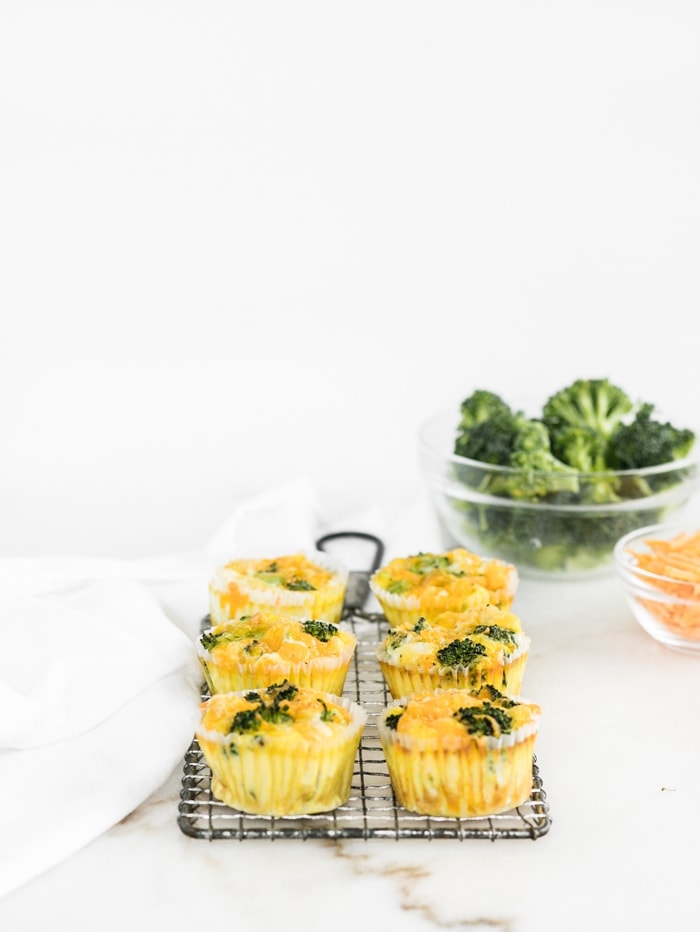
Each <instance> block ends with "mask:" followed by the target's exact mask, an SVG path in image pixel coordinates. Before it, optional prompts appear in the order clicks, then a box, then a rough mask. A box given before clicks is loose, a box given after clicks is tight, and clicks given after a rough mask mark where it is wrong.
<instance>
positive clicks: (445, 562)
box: [370, 547, 518, 628]
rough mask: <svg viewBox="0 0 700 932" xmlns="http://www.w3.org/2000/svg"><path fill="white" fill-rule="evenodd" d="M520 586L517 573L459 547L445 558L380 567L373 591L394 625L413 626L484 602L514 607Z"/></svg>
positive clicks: (422, 556) (423, 556)
mask: <svg viewBox="0 0 700 932" xmlns="http://www.w3.org/2000/svg"><path fill="white" fill-rule="evenodd" d="M517 586H518V574H517V570H516V568H515V567H514V566H513V565H511V564H509V563H504V562H502V561H501V560H497V559H486V558H484V557H480V556H477V554H474V553H471V552H470V551H469V550H465V549H464V548H462V547H457V548H455V549H454V550H447V551H445V552H444V553H417V554H414V555H412V556H409V557H396V558H395V559H393V560H391V561H390V562H389V563H387V564H385V565H384V566H382V567H380V568H379V569H378V570H377V571H376V572H375V573H374V574H373V575H372V577H371V579H370V588H371V590H372V593H373V594H374V597H375V598H376V600H377V601H378V602H379V604H380V606H381V608H382V611H383V612H384V614H385V615H386V617H387V619H388V621H389V624H390V625H391V626H392V627H394V628H397V627H400V626H406V627H412V626H413V625H415V624H416V622H417V621H418V619H419V618H426V619H427V620H428V621H430V620H431V619H432V618H434V617H435V615H438V614H439V613H440V612H462V611H464V610H465V609H468V608H472V607H474V606H477V605H483V604H484V603H485V602H492V603H493V604H494V605H500V606H502V607H503V608H510V606H511V605H512V603H513V598H514V596H515V591H516V589H517Z"/></svg>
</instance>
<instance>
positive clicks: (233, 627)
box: [197, 611, 357, 695]
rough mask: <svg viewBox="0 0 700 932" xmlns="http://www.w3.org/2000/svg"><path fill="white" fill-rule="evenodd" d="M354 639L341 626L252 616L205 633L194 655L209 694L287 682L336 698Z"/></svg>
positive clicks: (272, 615)
mask: <svg viewBox="0 0 700 932" xmlns="http://www.w3.org/2000/svg"><path fill="white" fill-rule="evenodd" d="M356 643H357V638H356V637H355V635H354V634H353V633H352V631H349V630H347V629H345V628H344V627H342V626H339V625H335V624H333V623H332V622H329V621H319V620H318V619H313V618H307V619H304V618H293V617H291V616H289V615H281V614H278V613H277V612H269V611H267V612H254V613H253V614H252V615H245V616H243V617H242V618H239V619H238V620H237V621H225V622H223V623H222V624H219V625H214V626H213V627H211V628H209V629H208V630H206V631H204V632H203V633H202V634H201V636H200V638H199V640H198V641H197V656H198V657H199V661H200V663H201V665H202V668H203V670H204V676H205V678H206V681H207V685H208V687H209V690H210V692H212V693H216V692H231V691H234V690H239V689H254V688H255V687H257V686H270V685H272V684H273V683H279V682H280V681H281V680H284V679H286V680H288V681H289V682H290V683H293V684H294V685H296V686H312V687H314V688H315V689H320V690H323V691H325V692H329V693H336V694H337V695H340V694H341V693H342V691H343V686H344V685H345V678H346V676H347V671H348V667H349V665H350V661H351V659H352V655H353V652H354V650H355V646H356Z"/></svg>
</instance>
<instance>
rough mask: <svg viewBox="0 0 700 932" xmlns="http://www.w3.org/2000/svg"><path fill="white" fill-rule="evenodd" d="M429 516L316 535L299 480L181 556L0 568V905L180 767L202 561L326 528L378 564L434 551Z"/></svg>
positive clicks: (193, 714) (356, 521)
mask: <svg viewBox="0 0 700 932" xmlns="http://www.w3.org/2000/svg"><path fill="white" fill-rule="evenodd" d="M430 521H431V518H430V510H429V508H428V506H427V504H426V503H425V502H424V501H422V500H420V499H419V500H417V502H416V504H415V507H413V508H411V509H408V510H407V511H406V512H405V513H403V514H402V515H400V516H399V518H398V520H397V521H396V523H395V525H394V531H395V535H396V536H395V537H394V538H393V539H392V537H391V527H390V526H389V525H388V524H387V522H386V518H385V516H384V515H383V514H382V512H381V511H380V510H379V509H377V508H373V507H370V508H368V509H367V511H365V512H363V513H362V514H355V515H353V516H346V517H342V518H340V519H338V521H337V522H336V523H335V525H331V524H329V523H328V522H327V521H324V519H323V516H322V514H321V509H320V507H319V502H318V499H317V496H316V494H315V491H314V489H313V487H312V485H311V483H310V482H309V481H308V480H307V479H305V478H304V477H302V478H300V479H296V480H292V481H291V482H288V483H286V484H284V485H281V486H279V487H278V488H273V489H271V490H269V491H266V492H264V493H262V494H260V495H258V496H255V497H254V498H251V499H250V500H248V501H245V502H243V503H242V504H241V505H240V507H238V508H237V509H236V510H235V511H234V513H233V514H232V515H231V516H230V517H229V518H227V519H226V520H225V521H224V522H223V523H222V525H221V527H220V528H219V530H218V531H217V532H216V534H215V535H214V536H213V537H212V539H211V540H210V541H209V543H208V545H207V546H206V547H204V548H203V549H202V550H199V551H194V552H192V553H176V554H164V555H157V556H153V557H149V558H146V559H139V560H110V559H102V558H99V559H96V558H90V557H81V556H80V555H77V556H69V557H66V556H55V557H52V556H47V557H42V558H37V559H35V558H7V559H4V560H2V559H0V798H2V799H3V800H4V802H5V805H4V807H3V826H2V831H1V832H0V896H3V895H5V894H6V893H8V892H9V891H11V890H12V889H14V888H16V887H17V886H19V885H20V884H22V883H25V882H26V881H28V880H29V879H31V878H32V877H34V876H36V875H37V874H39V873H41V872H43V871H45V870H47V869H48V868H50V867H51V866H52V865H54V864H56V863H57V862H58V861H60V860H62V859H64V858H66V857H69V856H70V855H71V854H73V853H74V852H75V851H77V850H78V849H79V848H81V847H82V846H84V845H85V844H87V843H88V842H90V841H91V840H93V839H94V838H96V837H97V836H98V835H100V834H101V833H102V832H104V831H106V830H107V829H109V828H110V827H111V826H113V825H115V824H116V823H117V822H118V821H120V820H121V819H123V818H124V817H125V816H127V815H128V814H129V813H130V812H132V811H133V810H134V809H135V808H137V807H138V806H139V805H140V804H141V803H142V802H144V801H145V800H146V799H147V798H148V797H149V796H150V795H151V794H152V793H153V792H155V791H156V790H157V789H158V788H159V787H160V786H161V785H162V784H163V783H164V782H165V780H166V779H167V778H168V777H169V776H170V775H171V774H172V773H173V770H174V769H175V768H176V767H177V766H178V765H179V764H180V763H181V761H182V758H183V755H184V753H185V751H186V750H187V747H188V746H189V744H190V742H191V740H192V735H193V733H194V728H195V725H196V722H197V719H198V716H199V689H200V683H201V673H200V671H199V667H198V662H197V659H196V653H195V649H194V640H195V638H196V636H197V635H198V633H199V625H200V622H201V619H202V617H203V616H204V615H205V614H206V612H207V610H208V604H207V583H208V581H209V578H210V576H211V573H212V572H213V570H214V568H215V567H216V566H218V565H219V564H220V563H221V562H225V561H226V560H229V559H232V558H233V557H236V556H256V555H259V556H264V555H270V554H272V555H274V554H281V553H288V552H294V551H296V550H298V549H307V548H313V547H314V546H315V542H316V540H317V539H318V537H319V536H320V535H321V534H322V533H327V532H329V531H333V530H360V531H369V532H372V533H374V534H377V535H378V536H380V537H383V538H384V540H385V544H386V550H385V555H386V556H387V557H388V556H390V555H392V548H393V547H394V546H395V547H396V548H397V553H398V552H400V550H401V549H402V548H406V547H409V548H410V547H413V548H414V549H423V550H425V549H428V548H430V547H432V546H438V544H437V538H436V537H434V536H433V537H431V534H434V528H431V527H430ZM426 522H427V524H426ZM417 527H421V531H420V533H417V532H416V528H417ZM419 537H420V540H419V539H418V538H419ZM414 544H415V545H414ZM348 568H349V569H363V568H364V567H362V566H349V567H348ZM175 819H176V812H173V820H175Z"/></svg>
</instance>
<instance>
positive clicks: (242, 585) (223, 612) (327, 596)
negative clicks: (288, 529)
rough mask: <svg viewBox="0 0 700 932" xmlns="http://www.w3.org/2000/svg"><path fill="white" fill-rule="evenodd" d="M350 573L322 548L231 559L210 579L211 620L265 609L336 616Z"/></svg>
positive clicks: (323, 617)
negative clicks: (282, 554) (267, 556)
mask: <svg viewBox="0 0 700 932" xmlns="http://www.w3.org/2000/svg"><path fill="white" fill-rule="evenodd" d="M348 575H349V573H348V570H347V568H346V567H344V566H343V565H342V564H341V563H340V562H339V561H338V560H336V559H334V558H332V557H330V556H329V555H328V554H326V553H323V552H321V551H311V552H308V551H303V552H299V553H294V554H287V555H285V556H281V557H272V558H252V559H241V560H231V561H230V562H229V563H226V564H225V565H223V566H220V567H219V568H218V569H217V570H216V571H215V573H214V575H213V577H212V579H211V581H210V583H209V606H210V614H211V620H212V624H220V623H221V622H224V621H231V620H234V619H236V618H240V617H241V616H242V615H251V614H252V613H253V612H257V611H261V610H264V609H269V610H273V611H276V612H279V613H280V614H285V615H294V616H297V617H298V616H304V617H305V618H318V619H320V620H322V621H332V622H335V621H339V619H340V616H341V614H342V610H343V599H344V598H345V591H346V589H347V584H348Z"/></svg>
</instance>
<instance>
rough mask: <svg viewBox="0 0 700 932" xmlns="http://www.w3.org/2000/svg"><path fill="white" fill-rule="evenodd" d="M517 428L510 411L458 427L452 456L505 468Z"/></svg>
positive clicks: (496, 413) (514, 417) (517, 418)
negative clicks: (455, 455)
mask: <svg viewBox="0 0 700 932" xmlns="http://www.w3.org/2000/svg"><path fill="white" fill-rule="evenodd" d="M518 426H519V416H518V415H517V414H514V413H513V412H512V411H511V410H510V409H507V410H505V411H496V412H494V413H493V414H492V415H491V416H490V417H488V418H486V420H483V421H478V422H477V423H475V424H473V425H471V426H468V425H465V424H464V423H462V425H461V426H460V428H459V433H458V434H457V438H456V440H455V453H456V454H457V456H464V457H466V458H467V459H470V460H478V461H479V462H480V463H489V464H490V465H492V466H508V465H509V464H510V456H511V451H512V449H513V443H514V442H515V435H516V434H517V432H518Z"/></svg>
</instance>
